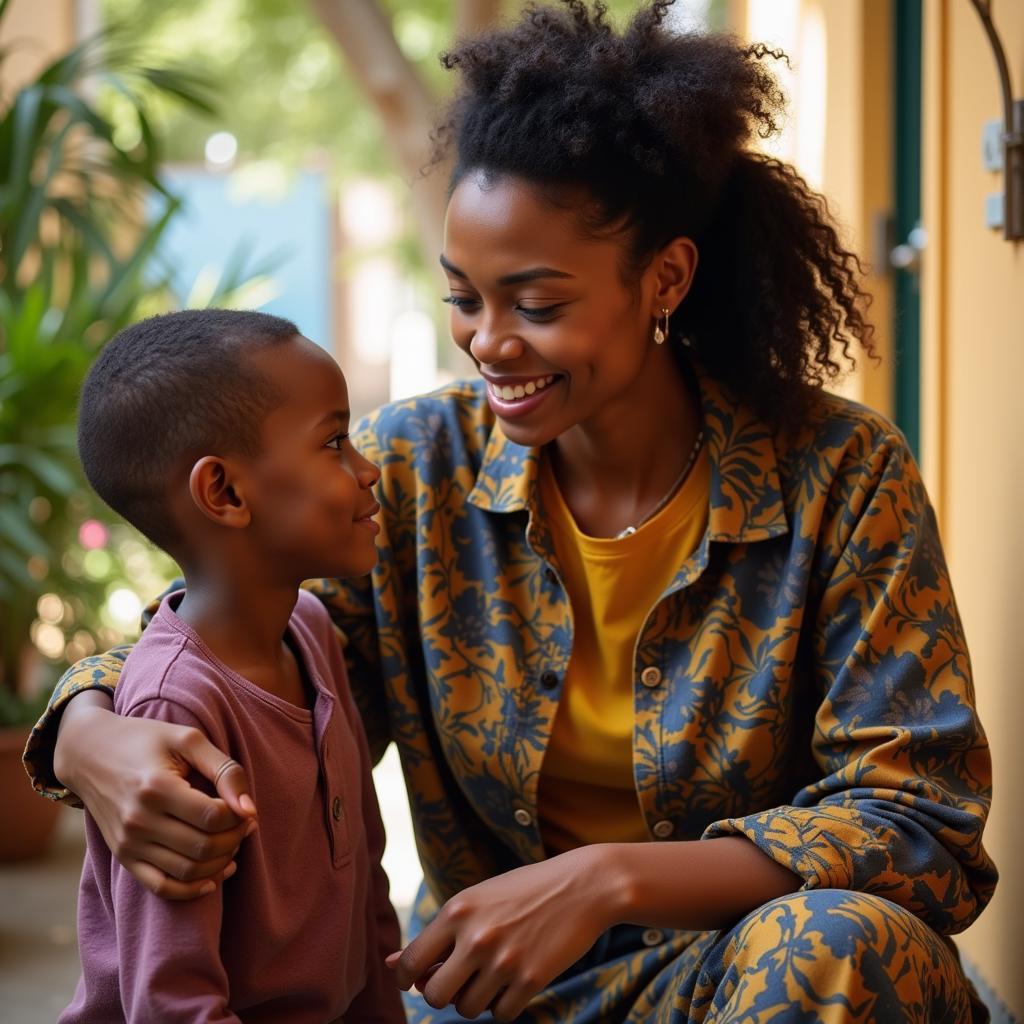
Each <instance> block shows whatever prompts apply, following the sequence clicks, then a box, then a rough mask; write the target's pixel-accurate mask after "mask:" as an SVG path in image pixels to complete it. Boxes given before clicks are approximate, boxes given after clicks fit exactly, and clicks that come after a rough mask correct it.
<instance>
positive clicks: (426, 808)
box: [29, 0, 996, 1022]
mask: <svg viewBox="0 0 1024 1024" xmlns="http://www.w3.org/2000/svg"><path fill="white" fill-rule="evenodd" d="M563 6H564V8H565V9H564V10H557V9H549V8H539V9H536V10H532V11H529V12H528V13H526V14H525V15H524V16H523V18H522V19H521V21H520V22H519V23H518V24H516V25H515V26H513V27H512V28H510V29H508V30H502V31H497V32H492V33H490V34H488V35H485V36H483V37H481V38H478V39H475V40H471V41H469V42H467V43H464V44H463V45H461V46H460V47H459V48H458V49H456V50H455V51H454V52H453V53H451V54H449V55H447V56H446V58H445V63H446V65H447V66H448V67H450V68H455V69H457V70H458V71H459V72H460V73H461V75H462V90H461V92H460V93H459V95H458V97H457V98H456V100H455V101H454V104H453V106H452V108H451V110H450V113H449V116H448V119H447V120H446V122H445V123H444V125H443V126H442V130H441V132H440V133H439V136H438V139H439V142H440V145H441V149H442V151H444V152H447V150H448V149H452V150H454V154H455V170H454V174H453V178H452V193H451V201H450V206H449V211H448V220H447V230H446V240H445V249H444V253H443V255H442V257H441V262H442V265H443V266H444V268H445V271H446V273H447V275H448V280H449V286H450V294H449V296H448V297H447V298H446V301H447V302H449V303H450V304H451V307H452V310H451V330H452V336H453V338H454V340H455V342H456V344H457V345H459V347H460V348H462V349H463V350H464V351H466V352H467V353H469V355H470V356H471V358H472V359H473V361H474V362H475V364H476V365H477V367H478V368H479V371H480V374H481V377H482V378H483V379H482V380H481V381H476V382H474V383H465V384H459V385H455V386H452V387H450V388H446V389H444V390H442V391H440V392H437V393H435V394H433V395H429V396H426V397H423V398H419V399H414V400H412V401H408V402H402V403H397V404H395V405H392V406H389V407H386V408H384V409H383V410H381V411H379V412H378V413H376V414H375V415H374V416H372V417H370V419H369V420H368V422H367V423H366V424H365V425H364V426H363V427H362V428H361V429H360V430H359V431H358V433H357V434H356V435H355V437H354V441H355V443H356V444H357V446H359V447H361V448H362V450H363V451H364V452H365V453H366V455H367V456H368V457H369V458H371V459H372V460H373V461H374V462H376V463H377V464H378V465H380V466H381V467H382V471H383V479H382V482H381V485H380V491H381V493H380V500H381V504H382V506H383V511H382V513H381V527H382V531H381V537H380V542H381V562H380V565H379V567H378V568H377V570H376V571H375V572H374V574H373V578H372V583H371V581H363V583H361V584H349V583H342V582H339V581H332V580H321V581H318V583H317V584H316V585H315V590H316V592H317V593H318V594H319V595H320V596H321V598H322V599H323V600H324V602H325V604H327V606H328V607H329V608H330V609H331V611H332V613H333V615H334V618H335V621H336V622H337V624H338V626H339V629H340V630H341V632H342V633H343V634H344V636H345V639H346V643H347V646H346V654H347V657H348V660H349V663H350V674H351V676H352V682H353V689H354V690H355V691H356V692H357V695H358V696H359V697H360V699H361V703H362V711H363V714H364V718H365V722H366V726H367V731H368V733H369V735H370V739H371V744H372V746H373V747H374V749H375V751H376V753H377V754H378V755H379V754H380V753H382V752H383V749H384V747H385V746H386V744H387V743H388V742H390V741H391V740H394V741H395V742H396V743H397V744H398V747H399V750H400V752H401V756H402V761H403V765H404V770H405V775H406V779H407V782H408V785H409V791H410V800H411V804H412V812H413V818H414V822H415V826H416V832H417V842H418V847H419V852H420V857H421V860H422V862H423V867H424V873H425V887H424V890H423V892H422V894H421V898H420V900H419V901H418V905H417V908H416V915H415V921H414V927H413V930H414V931H415V932H418V935H417V937H416V938H415V939H414V940H413V941H412V943H411V944H410V945H409V946H408V947H407V948H406V949H405V951H404V952H403V953H402V954H401V956H396V957H394V958H392V961H391V963H392V966H393V967H394V969H395V970H396V972H397V974H398V977H399V980H400V982H401V983H402V985H403V987H408V986H411V985H413V984H414V983H415V985H416V986H417V987H418V988H419V989H420V990H422V997H419V996H417V995H416V994H415V993H413V995H411V996H410V1003H409V1006H410V1012H411V1016H412V1019H413V1020H415V1021H422V1022H440V1021H454V1020H458V1019H461V1018H460V1015H461V1017H475V1016H477V1015H479V1014H484V1015H485V1019H497V1020H513V1019H520V1020H523V1021H531V1022H540V1021H544V1022H549V1021H573V1022H584V1021H587V1022H597V1021H612V1020H624V1021H649V1020H656V1021H674V1022H680V1021H703V1020H716V1021H738V1020H741V1019H742V1020H750V1021H762V1020H764V1021H767V1020H772V1021H797V1020H801V1021H802V1020H819V1019H820V1020H829V1021H839V1020H843V1021H846V1020H851V1021H853V1020H857V1021H887V1022H888V1021H902V1020H908V1021H922V1022H923V1021H930V1022H933V1021H962V1020H971V1019H975V1020H981V1019H984V1011H983V1009H982V1008H981V1007H980V1006H979V1005H977V1004H976V1003H975V1002H974V1000H973V998H972V994H971V992H970V989H969V986H968V985H967V983H966V982H965V980H964V977H963V975H962V973H961V971H960V967H959V964H958V962H957V960H956V957H955V953H953V952H952V951H951V944H950V943H949V942H948V940H946V939H944V938H941V937H940V936H947V935H949V934H951V933H954V932H956V931H959V930H962V929H963V928H965V927H966V926H967V925H968V924H969V923H970V922H971V921H972V920H973V919H974V918H975V917H976V916H977V914H978V913H979V912H980V911H981V909H982V908H983V907H984V905H985V903H986V902H987V901H988V899H989V898H990V896H991V892H992V889H993V886H994V884H995V877H996V876H995V871H994V868H993V866H992V864H991V862H990V861H989V859H988V858H987V856H986V854H985V852H984V850H983V848H982V846H981V832H982V828H983V824H984V820H985V816H986V813H987V809H988V801H989V794H990V778H989V770H990V768H989V758H988V751H987V747H986V743H985V739H984V735H983V733H982V730H981V727H980V725H979V723H978V721H977V717H976V714H975V711H974V708H973V694H972V686H971V682H970V670H969V664H968V659H967V653H966V650H965V647H964V643H963V636H962V632H961V629H960V624H959V621H958V619H957V616H956V611H955V607H954V605H953V601H952V595H951V591H950V588H949V582H948V579H947V576H946V569H945V565H944V563H943V558H942V552H941V548H940V546H939V541H938V536H937V533H936V527H935V521H934V516H933V514H932V512H931V510H930V508H929V506H928V503H927V499H926V496H925V494H924V491H923V487H922V485H921V482H920V478H919V475H918V472H917V469H916V467H915V466H914V463H913V460H912V459H911V457H910V455H909V454H908V452H907V449H906V445H905V442H904V441H903V439H902V437H901V436H900V434H899V433H898V431H896V429H895V428H894V427H892V426H891V425H890V424H889V423H888V422H887V421H885V420H884V419H883V418H882V417H880V416H878V415H876V414H874V413H872V412H870V411H868V410H865V409H863V408H861V407H860V406H857V405H854V404H852V403H850V402H846V401H843V400H841V399H838V398H835V397H831V396H828V395H826V394H825V393H824V392H823V391H822V390H821V385H822V384H823V383H825V382H826V381H827V380H828V379H829V378H831V377H834V376H835V375H836V374H837V373H838V372H839V371H840V369H841V360H843V359H845V358H846V357H848V356H849V355H850V354H851V349H852V346H853V344H855V343H860V344H861V345H862V346H863V347H864V348H865V349H866V350H867V351H868V352H869V353H870V352H871V344H870V335H869V329H868V327H867V325H866V323H865V321H864V320H863V318H862V315H861V312H860V302H861V300H862V298H863V295H862V293H861V291H860V290H859V286H858V283H857V269H858V268H857V265H856V258H855V257H854V256H853V255H852V254H850V253H849V252H847V251H845V250H844V249H843V248H842V246H841V244H840V242H839V240H838V238H837V235H836V233H835V231H834V230H833V228H832V227H831V225H830V223H829V221H828V219H827V215H826V211H825V207H824V203H823V202H822V201H821V199H820V198H819V197H817V196H815V195H814V194H813V193H811V192H810V191H809V190H808V189H807V187H806V186H805V185H804V183H803V182H802V181H801V180H800V179H799V177H798V176H797V175H796V174H795V173H794V172H793V170H792V169H791V168H789V167H787V166H785V165H782V164H780V163H778V162H776V161H773V160H770V159H767V158H765V157H762V156H759V155H756V154H755V153H753V152H752V151H751V150H750V148H749V146H750V142H751V138H752V136H753V135H754V134H755V133H756V134H757V135H759V136H762V137H766V136H768V135H770V134H771V133H772V132H774V131H775V128H776V119H777V117H778V115H779V112H780V105H781V97H780V94H779V92H778V89H777V86H776V84H775V81H774V79H773V78H772V77H771V75H770V73H769V72H768V71H767V70H766V69H765V68H764V67H763V65H762V63H761V61H762V60H763V58H764V57H765V56H766V53H765V51H764V50H763V49H758V48H754V49H743V48H741V47H739V46H737V45H736V43H735V42H734V41H732V40H729V39H725V38H716V37H705V36H699V37H698V36H684V37H678V36H673V35H671V34H669V33H668V32H666V31H665V30H664V28H663V27H662V21H663V19H664V16H665V12H666V9H667V8H668V6H669V3H667V2H659V3H655V4H653V5H652V6H650V7H648V8H645V9H643V10H642V11H641V12H640V13H639V14H638V15H637V16H636V18H635V19H634V20H633V22H632V23H631V24H630V26H629V27H628V28H627V29H626V30H625V31H624V32H623V33H621V34H617V33H616V32H614V31H613V30H612V29H611V28H609V27H608V26H607V25H606V23H605V20H604V17H603V15H602V12H601V10H600V9H599V6H598V5H595V11H594V12H593V13H592V12H591V11H590V10H589V8H588V7H587V5H586V4H585V3H584V2H583V0H563ZM116 672H117V659H116V656H109V655H108V656H104V657H102V658H99V659H92V660H90V661H88V662H86V663H85V665H84V666H80V667H78V668H77V669H75V670H72V672H71V673H70V674H69V676H68V677H67V678H66V679H65V681H64V682H63V683H62V686H61V687H59V688H58V691H57V694H56V697H55V701H54V703H53V705H52V707H51V710H50V712H49V714H48V716H47V718H45V719H44V721H43V722H42V723H41V724H40V728H39V731H38V734H37V736H36V738H35V740H34V744H33V746H32V748H31V750H30V754H29V761H30V764H31V765H32V767H33V768H34V770H35V773H36V776H37V779H39V780H40V783H39V784H42V783H49V784H51V785H54V784H57V783H56V778H60V779H63V780H65V781H66V782H67V783H68V784H69V786H70V787H71V789H72V790H73V791H75V792H76V793H78V794H79V795H80V796H81V797H83V798H84V800H85V802H86V804H87V805H88V806H89V807H90V809H92V811H93V812H94V814H95V815H96V816H97V818H98V820H99V822H100V824H101V827H102V828H103V830H104V833H105V835H106V837H107V839H108V842H109V843H110V845H111V847H112V848H113V849H114V850H115V852H116V853H117V854H118V856H119V857H120V858H121V859H123V860H124V862H125V863H126V864H127V865H129V866H130V867H132V869H133V870H134V871H135V872H136V873H137V875H138V876H139V877H140V878H142V879H144V880H146V881H147V882H148V883H149V884H153V885H155V886H157V887H159V888H160V891H162V892H165V893H166V894H168V895H172V896H173V895H181V896H189V895H193V894H194V892H195V891H196V887H197V886H198V885H199V884H200V882H199V879H200V878H202V877H204V876H207V875H217V874H218V873H220V872H223V871H224V869H225V865H226V864H227V863H228V861H229V860H230V858H231V856H232V854H233V852H234V850H235V849H236V847H237V846H238V843H239V841H240V838H241V835H242V831H243V829H244V824H237V823H236V821H237V820H236V819H235V818H234V817H233V816H231V815H230V813H229V812H228V811H227V808H226V806H225V805H224V804H219V803H214V802H212V801H208V800H206V799H205V798H203V797H202V796H201V795H199V794H196V793H194V792H192V791H189V790H188V789H187V787H186V786H184V784H183V783H182V782H181V778H180V776H181V773H182V771H183V770H184V769H183V767H181V765H182V764H183V762H184V761H190V762H191V763H193V764H196V766H197V767H199V768H200V769H201V770H203V771H204V772H206V773H207V774H209V775H210V776H211V777H213V776H215V775H217V774H218V772H221V771H223V769H224V767H225V766H224V763H223V762H224V757H223V755H222V754H219V753H218V752H216V751H213V750H212V749H210V748H209V747H208V746H206V745H204V744H202V743H201V742H199V740H198V739H197V738H196V737H195V736H194V735H192V734H188V733H182V732H180V731H179V732H172V731H170V730H167V729H164V730H157V729H156V728H155V727H152V728H150V729H149V731H146V732H143V731H142V729H141V728H140V725H139V724H138V723H121V722H119V721H118V720H116V718H115V717H114V716H113V715H111V714H109V713H108V711H107V710H106V708H109V701H107V699H106V698H105V697H104V696H102V695H101V694H100V693H99V692H98V690H97V688H98V687H100V688H101V687H103V686H104V685H106V686H109V685H113V683H114V682H115V681H116ZM83 688H85V689H90V691H91V693H90V696H88V697H86V696H83V697H80V698H78V699H77V700H76V701H74V703H73V704H72V705H71V708H70V711H67V712H64V716H63V717H64V720H63V724H62V725H61V730H60V742H59V744H58V745H57V749H56V754H55V762H54V769H55V770H56V777H53V776H52V773H51V772H50V767H49V765H48V764H47V763H46V752H47V750H48V749H49V748H50V747H51V746H52V743H53V731H54V729H55V727H56V724H57V722H58V721H59V719H60V715H59V713H58V712H60V711H63V709H64V707H65V704H66V702H67V697H68V696H69V695H71V694H73V693H74V692H76V691H77V690H79V689H83ZM142 724H143V725H146V726H151V725H152V723H142ZM243 767H244V766H243ZM228 768H229V770H228V771H227V772H226V773H224V774H223V775H222V792H223V793H224V795H225V797H226V798H227V799H228V801H229V803H230V805H231V806H232V807H234V808H235V809H236V810H239V811H240V812H242V811H244V808H243V807H242V804H241V802H240V798H239V794H240V793H242V792H243V791H244V780H243V777H242V774H241V772H239V771H237V770H232V769H233V766H228ZM223 779H233V780H234V781H232V782H230V783H226V782H224V781H223ZM218 829H220V830H223V831H218ZM166 876H172V878H168V877H166ZM174 878H177V879H185V880H187V882H185V883H182V882H180V881H179V882H175V881H174V880H173V879H174ZM487 1014H491V1015H492V1016H490V1017H487V1016H486V1015H487Z"/></svg>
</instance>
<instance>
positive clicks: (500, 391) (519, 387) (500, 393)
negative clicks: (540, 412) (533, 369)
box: [487, 374, 555, 402]
mask: <svg viewBox="0 0 1024 1024" xmlns="http://www.w3.org/2000/svg"><path fill="white" fill-rule="evenodd" d="M554 379H555V376H554V374H549V375H548V376H547V377H537V378H536V379H535V380H528V381H527V382H526V383H525V384H516V385H514V386H511V385H508V384H488V385H487V386H488V387H489V388H490V389H491V394H492V395H494V397H495V398H500V399H502V400H503V401H505V402H514V401H515V400H516V399H517V398H527V397H528V396H529V395H532V394H534V392H536V391H540V389H541V388H546V387H547V386H548V385H549V384H550V383H551V382H552V381H553V380H554Z"/></svg>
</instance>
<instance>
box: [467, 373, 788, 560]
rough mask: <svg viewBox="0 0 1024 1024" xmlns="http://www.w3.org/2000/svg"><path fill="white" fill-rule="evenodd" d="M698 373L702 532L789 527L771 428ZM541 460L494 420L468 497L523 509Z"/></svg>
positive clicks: (755, 536) (497, 508) (744, 534)
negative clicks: (706, 504)
mask: <svg viewBox="0 0 1024 1024" xmlns="http://www.w3.org/2000/svg"><path fill="white" fill-rule="evenodd" d="M696 377H697V382H698V387H699V389H700V396H701V409H702V412H703V417H704V443H705V444H706V445H707V448H708V455H709V457H710V460H711V504H710V508H709V511H708V539H709V540H715V541H726V542H732V543H744V542H749V541H758V540H765V539H766V538H768V537H777V536H779V535H780V534H783V533H786V532H788V530H789V524H788V521H787V519H786V509H785V505H784V503H783V499H782V489H781V485H780V482H779V468H778V462H777V459H776V455H775V444H774V438H775V435H774V432H773V431H772V430H771V428H770V427H769V426H768V425H767V424H766V423H765V422H764V421H763V420H761V419H760V418H759V417H758V416H757V415H756V414H755V413H754V412H753V411H752V410H751V409H750V408H748V407H747V406H745V405H744V404H743V403H742V402H740V401H739V400H738V399H736V398H735V397H734V396H733V395H732V394H731V392H730V391H729V390H728V389H727V388H725V387H724V386H723V385H722V384H720V383H718V382H717V381H714V380H712V379H711V378H710V377H708V376H707V375H706V374H705V373H702V372H701V371H700V370H699V369H698V370H697V372H696ZM484 401H486V399H484ZM539 460H540V449H538V448H525V447H523V446H522V445H519V444H516V443H515V442H514V441H510V440H509V439H508V438H507V437H506V436H505V435H504V434H503V433H502V430H501V425H500V423H499V422H497V421H495V422H494V426H493V427H492V429H491V432H490V436H489V437H488V439H487V446H486V448H485V449H484V456H483V462H482V463H481V466H480V471H479V473H478V474H477V477H476V482H475V484H474V486H473V489H472V490H471V491H470V492H469V495H468V497H467V501H468V502H469V503H470V504H471V505H475V506H476V507H477V508H480V509H484V510H486V511H489V512H520V511H523V510H524V509H529V508H530V507H531V506H532V504H533V503H534V502H535V501H536V491H537V475H538V469H539V466H540V461H539Z"/></svg>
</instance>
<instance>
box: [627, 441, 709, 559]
mask: <svg viewBox="0 0 1024 1024" xmlns="http://www.w3.org/2000/svg"><path fill="white" fill-rule="evenodd" d="M703 443H704V428H703V427H701V428H700V430H698V431H697V440H696V441H694V442H693V447H692V448H691V449H690V455H689V458H688V459H687V460H686V465H685V466H683V471H682V472H681V473H680V474H679V476H677V477H676V478H675V480H673V481H672V486H671V487H670V488H669V489H668V490H667V491H666V492H665V496H664V497H663V498H662V499H661V501H659V502H658V504H657V505H655V506H654V508H652V509H651V511H650V512H648V513H647V515H645V516H644V517H643V519H641V520H639V521H638V522H636V523H634V524H633V525H632V526H627V527H626V528H625V529H624V530H621V531H619V533H617V534H615V539H616V540H621V539H622V538H623V537H631V536H632V535H633V534H634V533H636V531H637V530H639V529H640V527H641V526H643V525H644V523H646V522H649V521H650V520H651V519H653V518H654V517H655V516H656V515H657V514H658V513H659V512H660V511H661V510H662V509H663V508H664V507H665V506H666V505H667V504H668V503H669V502H670V501H671V500H672V498H673V497H674V496H675V494H676V492H677V491H678V490H679V488H680V487H682V486H683V482H684V481H685V480H686V478H687V477H688V476H689V475H690V470H691V469H693V464H694V463H695V462H696V461H697V456H698V455H699V454H700V447H701V445H702V444H703Z"/></svg>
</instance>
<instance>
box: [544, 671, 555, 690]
mask: <svg viewBox="0 0 1024 1024" xmlns="http://www.w3.org/2000/svg"><path fill="white" fill-rule="evenodd" d="M540 685H541V686H543V687H544V689H545V690H553V689H554V688H555V687H556V686H557V685H558V673H557V672H552V671H551V670H550V669H548V670H547V671H546V672H541V674H540Z"/></svg>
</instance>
